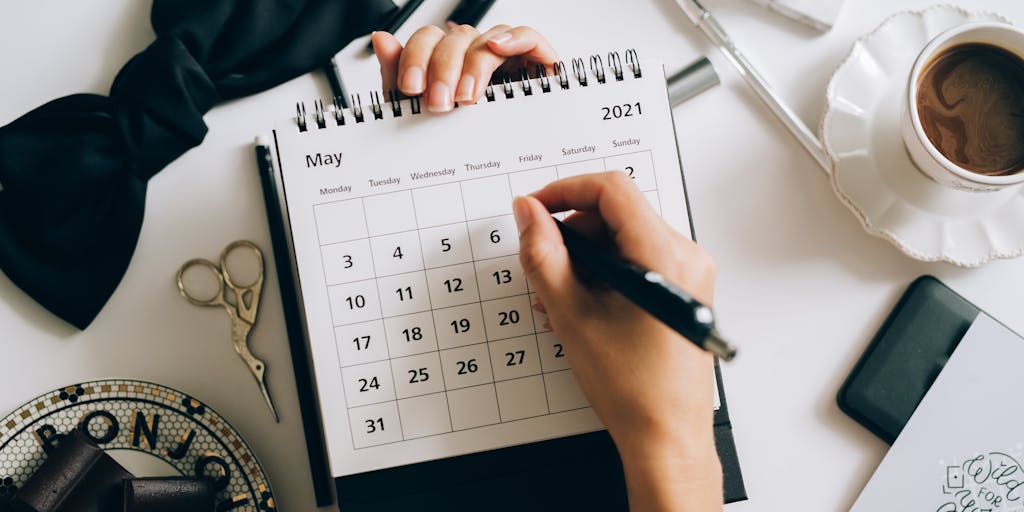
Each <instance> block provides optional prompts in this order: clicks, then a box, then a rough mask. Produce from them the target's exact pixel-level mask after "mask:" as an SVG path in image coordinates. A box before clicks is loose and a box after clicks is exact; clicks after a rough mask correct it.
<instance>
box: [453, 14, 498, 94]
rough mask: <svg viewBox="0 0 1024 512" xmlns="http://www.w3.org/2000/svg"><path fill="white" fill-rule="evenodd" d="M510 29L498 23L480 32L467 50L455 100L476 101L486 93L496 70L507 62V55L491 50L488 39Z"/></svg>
mask: <svg viewBox="0 0 1024 512" xmlns="http://www.w3.org/2000/svg"><path fill="white" fill-rule="evenodd" d="M507 30H509V26H508V25H498V26H496V27H494V28H492V29H490V30H488V31H487V32H484V33H483V34H480V35H479V36H478V37H477V38H476V40H474V41H473V44H472V45H471V46H470V47H469V50H468V51H467V52H466V58H465V62H464V63H463V65H462V78H460V79H459V86H458V88H457V89H456V91H455V101H457V102H459V103H475V102H476V101H477V100H479V99H480V97H481V96H483V94H484V90H485V89H486V88H487V84H488V83H489V82H490V81H491V75H493V74H494V71H495V70H497V69H498V68H499V67H501V65H502V64H504V63H505V57H503V56H501V55H498V54H496V53H494V52H493V51H491V49H490V48H489V47H488V41H489V40H490V39H491V38H492V37H494V36H495V35H498V34H501V33H504V32H506V31H507Z"/></svg>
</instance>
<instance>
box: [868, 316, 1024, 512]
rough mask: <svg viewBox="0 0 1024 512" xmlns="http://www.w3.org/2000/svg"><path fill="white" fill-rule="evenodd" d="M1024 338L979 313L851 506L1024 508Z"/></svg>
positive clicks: (943, 510)
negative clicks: (1022, 398) (1023, 404)
mask: <svg viewBox="0 0 1024 512" xmlns="http://www.w3.org/2000/svg"><path fill="white" fill-rule="evenodd" d="M1022 362H1024V338H1021V337H1020V336H1019V335H1017V334H1016V333H1015V332H1013V331H1011V330H1010V329H1009V328H1007V327H1006V326H1004V325H1002V324H1000V323H999V322H997V321H996V320H994V319H993V318H992V317H990V316H988V315H986V314H985V313H979V314H978V316H977V318H975V320H974V323H972V324H971V327H970V329H968V330H967V333H966V334H964V337H963V339H962V340H960V343H959V344H958V345H957V347H956V350H954V351H953V353H952V354H951V355H950V357H949V362H948V363H946V365H945V366H944V367H943V368H942V371H941V373H939V376H938V377H937V378H936V379H935V382H934V383H933V384H932V386H931V388H929V389H928V393H927V394H926V395H925V396H924V398H923V399H922V400H921V403H920V404H919V405H918V406H917V409H915V410H914V414H913V415H912V416H911V417H910V420H909V421H907V425H906V426H905V427H903V431H902V432H900V435H899V437H897V438H896V442H895V443H893V445H892V448H890V449H889V453H888V454H886V456H885V459H884V460H883V461H882V463H881V465H879V466H878V470H876V471H875V474H874V476H872V477H871V480H870V481H869V482H868V484H867V486H866V487H865V488H864V490H863V491H862V492H861V494H860V496H859V497H858V498H857V502H856V503H854V504H853V507H852V508H851V509H850V510H851V511H856V512H871V511H875V510H925V511H928V512H933V511H935V512H997V511H998V512H1021V511H1024V437H1022V436H1021V424H1022V423H1024V409H1022V408H1021V405H1020V394H1021V392H1022V391H1024V374H1022V373H1021V370H1020V368H1021V363H1022Z"/></svg>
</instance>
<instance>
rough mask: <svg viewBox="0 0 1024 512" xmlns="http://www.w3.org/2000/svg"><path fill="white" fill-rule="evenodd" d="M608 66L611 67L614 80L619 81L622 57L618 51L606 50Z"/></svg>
mask: <svg viewBox="0 0 1024 512" xmlns="http://www.w3.org/2000/svg"><path fill="white" fill-rule="evenodd" d="M608 67H610V68H612V74H613V75H615V81H616V82H621V81H622V80H623V76H622V58H621V57H619V52H608Z"/></svg>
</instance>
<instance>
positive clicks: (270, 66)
mask: <svg viewBox="0 0 1024 512" xmlns="http://www.w3.org/2000/svg"><path fill="white" fill-rule="evenodd" d="M394 8H395V7H394V4H392V3H391V2H390V1H389V0H346V1H337V0H253V1H250V2H236V1H232V0H155V1H154V2H153V9H152V13H151V21H152V24H153V29H154V31H155V32H156V35H157V38H156V41H154V42H153V43H152V44H150V45H149V47H147V48H146V49H145V50H143V51H142V52H141V53H139V54H138V55H136V56H135V57H133V58H132V59H131V60H130V61H128V63H127V64H125V66H124V67H123V68H122V69H121V71H120V72H119V73H118V74H117V77H116V78H115V79H114V83H113V85H112V86H111V88H110V96H109V97H107V96H99V95H96V94H75V95H71V96H66V97H63V98H59V99H56V100H53V101H51V102H49V103H47V104H45V105H43V106H41V107H39V108H36V109H35V110H33V111H31V112H29V113H27V114H25V115H24V116H22V117H20V118H18V119H17V120H15V121H14V122H12V123H11V124H9V125H7V126H3V127H0V269H2V270H3V272H4V273H5V274H7V276H8V277H9V278H10V279H11V281H13V282H14V283H15V284H16V285H18V287H20V288H21V289H22V290H24V291H25V292H26V293H28V294H29V295H30V296H31V297H32V298H33V299H35V300H36V301H38V302H39V303H40V304H41V305H42V306H43V307H45V308H47V309H49V310H50V311H51V312H53V313H54V314H56V315H57V316H59V317H61V318H63V319H64V320H66V321H67V322H68V323H70V324H72V325H74V326H75V327H78V328H79V329H84V328H85V327H87V326H88V325H89V324H90V323H91V322H92V320H93V319H94V318H95V317H96V315H97V314H98V313H99V311H100V309H101V308H102V307H103V305H104V304H106V302H107V300H108V299H109V298H110V295H111V294H113V292H114V290H115V289H116V288H117V285H118V283H120V281H121V277H122V276H123V275H124V272H125V270H126V269H127V268H128V263H129V262H130V261H131V258H132V253H133V252H134V251H135V244H136V242H137V240H138V236H139V230H140V229H141V227H142V217H143V210H144V208H145V202H146V201H145V199H146V184H147V182H148V181H149V179H150V178H151V177H152V176H153V175H154V174H156V173H157V172H159V171H160V170H161V169H163V168H164V167H165V166H166V165H167V164H169V163H171V162H173V161H174V160H175V159H176V158H178V156H180V155H181V154H182V153H184V152H186V151H188V150H189V149H191V148H193V147H195V146H197V145H199V143H200V142H202V141H203V138H204V137H205V136H206V129H207V128H206V124H205V123H204V122H203V115H204V114H205V113H206V112H207V111H209V110H210V109H211V108H213V107H214V106H215V105H216V104H218V103H220V102H223V101H227V100H231V99H235V98H240V97H243V96H248V95H250V94H253V93H257V92H260V91H263V90H266V89H269V88H271V87H274V86H275V85H278V84H281V83H283V82H286V81H288V80H290V79H292V78H294V77H296V76H299V75H302V74H304V73H308V72H309V71H312V70H315V69H317V68H318V67H319V66H320V65H322V64H323V63H324V62H327V61H328V60H329V59H330V58H331V57H332V56H333V55H334V54H335V53H337V52H338V51H340V50H341V49H342V48H343V47H344V46H345V45H346V44H348V43H349V42H350V41H352V40H353V39H354V38H356V37H358V36H360V35H362V34H365V33H366V32H368V31H369V30H370V28H371V27H374V26H377V24H378V20H379V19H381V17H382V15H384V14H386V13H387V12H388V11H389V10H390V9H394ZM50 64H57V65H59V63H50ZM41 65H43V64H41ZM56 155H59V157H60V165H55V164H54V158H55V156H56Z"/></svg>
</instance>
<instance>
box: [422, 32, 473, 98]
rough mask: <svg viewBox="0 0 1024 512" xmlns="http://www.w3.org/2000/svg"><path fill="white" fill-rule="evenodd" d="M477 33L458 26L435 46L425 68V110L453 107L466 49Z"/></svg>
mask: <svg viewBox="0 0 1024 512" xmlns="http://www.w3.org/2000/svg"><path fill="white" fill-rule="evenodd" d="M479 35H480V33H479V32H477V30H476V29H475V28H473V27H472V26H470V25H459V26H457V27H455V28H453V29H452V30H451V32H449V33H448V35H446V36H445V37H444V38H443V39H441V41H440V42H439V43H437V46H435V47H434V53H433V55H431V57H430V64H429V68H428V71H427V98H426V99H427V110H429V111H431V112H448V111H450V110H451V109H453V108H455V87H456V85H458V83H459V80H460V77H461V75H462V64H463V62H464V61H465V59H466V51H467V50H469V47H470V46H471V45H472V44H473V41H474V40H476V38H477V36H479Z"/></svg>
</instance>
